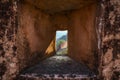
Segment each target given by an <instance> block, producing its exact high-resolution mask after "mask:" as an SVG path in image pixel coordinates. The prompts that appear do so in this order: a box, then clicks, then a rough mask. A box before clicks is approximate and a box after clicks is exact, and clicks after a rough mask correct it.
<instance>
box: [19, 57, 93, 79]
mask: <svg viewBox="0 0 120 80" xmlns="http://www.w3.org/2000/svg"><path fill="white" fill-rule="evenodd" d="M94 77H95V75H94V73H93V72H91V71H90V70H89V69H88V68H87V67H86V66H85V65H83V64H80V63H77V62H76V61H74V60H73V59H71V58H70V57H68V56H57V55H55V56H52V57H50V58H48V59H46V60H43V61H42V62H40V63H39V64H37V65H36V66H34V67H31V68H29V69H27V70H26V71H24V72H23V73H22V74H21V75H20V78H19V80H95V79H93V78H94Z"/></svg>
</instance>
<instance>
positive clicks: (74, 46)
mask: <svg viewBox="0 0 120 80" xmlns="http://www.w3.org/2000/svg"><path fill="white" fill-rule="evenodd" d="M96 7H97V6H96V4H92V5H89V6H86V7H84V8H82V9H79V10H77V11H73V12H72V13H70V17H71V18H70V21H71V22H70V23H71V25H70V28H68V53H69V55H70V57H72V58H73V59H75V60H77V61H81V62H83V63H84V64H86V65H88V66H89V67H90V68H91V69H94V68H95V66H96V65H95V62H96V61H95V60H96V59H95V56H94V55H95V54H96V50H97V36H96V28H95V23H94V22H95V17H96Z"/></svg>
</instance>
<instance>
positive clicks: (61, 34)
mask: <svg viewBox="0 0 120 80" xmlns="http://www.w3.org/2000/svg"><path fill="white" fill-rule="evenodd" d="M66 34H67V30H65V31H56V39H58V38H60V37H62V36H63V35H66Z"/></svg>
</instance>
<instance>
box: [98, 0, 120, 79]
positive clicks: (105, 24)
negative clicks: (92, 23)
mask: <svg viewBox="0 0 120 80" xmlns="http://www.w3.org/2000/svg"><path fill="white" fill-rule="evenodd" d="M101 10H102V11H101V12H102V13H101V16H100V23H99V34H100V35H99V36H100V39H101V40H100V43H101V44H100V45H99V46H100V55H101V58H100V59H101V62H100V74H101V76H102V80H119V79H120V0H102V1H101Z"/></svg>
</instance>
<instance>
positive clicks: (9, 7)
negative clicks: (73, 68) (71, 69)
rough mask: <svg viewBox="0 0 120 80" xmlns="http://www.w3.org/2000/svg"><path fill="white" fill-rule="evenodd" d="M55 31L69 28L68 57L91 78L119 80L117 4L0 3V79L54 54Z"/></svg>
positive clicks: (100, 0) (103, 0) (116, 0)
mask: <svg viewBox="0 0 120 80" xmlns="http://www.w3.org/2000/svg"><path fill="white" fill-rule="evenodd" d="M57 30H68V56H69V57H70V58H72V59H74V60H75V61H76V62H80V63H82V64H85V65H86V66H88V67H89V68H90V69H91V70H92V71H93V72H94V73H95V74H96V75H97V78H96V79H93V80H119V79H120V0H62V1H61V0H50V1H48V0H1V1H0V80H15V79H16V77H17V76H19V74H20V73H21V72H22V71H23V70H25V69H26V68H29V67H31V66H34V65H36V64H37V63H39V62H40V61H41V60H43V59H46V58H49V57H50V56H53V55H55V53H56V51H55V37H56V31H57Z"/></svg>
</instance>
